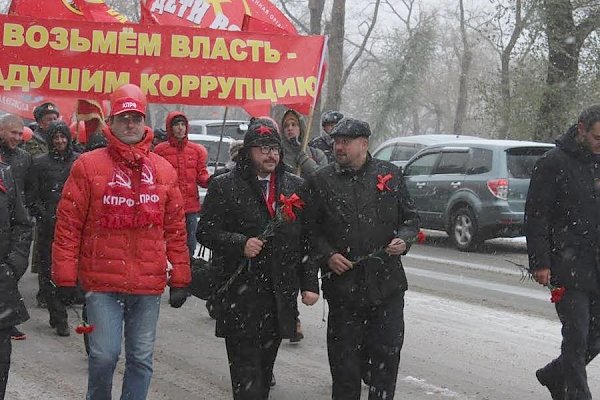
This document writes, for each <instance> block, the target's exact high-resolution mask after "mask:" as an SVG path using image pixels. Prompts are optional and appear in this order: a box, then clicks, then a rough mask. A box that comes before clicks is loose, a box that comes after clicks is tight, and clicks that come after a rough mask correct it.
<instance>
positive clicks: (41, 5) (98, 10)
mask: <svg viewBox="0 0 600 400" xmlns="http://www.w3.org/2000/svg"><path fill="white" fill-rule="evenodd" d="M8 14H9V15H18V16H21V17H33V18H39V17H44V18H56V19H74V20H89V21H99V22H127V18H126V17H125V16H124V15H121V14H119V13H118V12H117V11H115V10H114V9H112V8H110V7H108V6H107V5H106V4H105V3H104V0H46V1H40V0H12V2H11V3H10V8H9V9H8Z"/></svg>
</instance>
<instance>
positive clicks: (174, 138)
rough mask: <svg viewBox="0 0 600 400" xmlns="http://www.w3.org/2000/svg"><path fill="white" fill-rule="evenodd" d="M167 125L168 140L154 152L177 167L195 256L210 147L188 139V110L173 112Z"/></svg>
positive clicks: (188, 243) (206, 184)
mask: <svg viewBox="0 0 600 400" xmlns="http://www.w3.org/2000/svg"><path fill="white" fill-rule="evenodd" d="M166 125H167V138H168V142H163V143H160V144H159V145H158V146H156V148H155V149H154V152H155V153H156V154H158V155H159V156H162V157H164V158H165V159H166V160H167V161H168V162H169V163H171V165H172V166H173V167H174V168H175V170H176V171H177V183H178V185H179V190H181V194H182V195H183V201H184V203H185V206H184V207H185V226H186V231H187V245H188V249H189V252H190V258H191V257H192V256H193V255H194V252H195V251H196V244H197V242H196V228H197V227H198V212H199V211H200V198H199V195H198V185H200V186H201V187H203V188H205V187H207V186H208V178H209V174H208V170H207V169H206V160H207V159H208V151H206V148H205V147H204V146H202V145H200V144H197V143H193V142H190V141H189V140H188V131H189V129H190V125H189V123H188V119H187V117H186V116H185V114H183V113H181V112H179V111H173V112H170V113H169V114H168V115H167V121H166Z"/></svg>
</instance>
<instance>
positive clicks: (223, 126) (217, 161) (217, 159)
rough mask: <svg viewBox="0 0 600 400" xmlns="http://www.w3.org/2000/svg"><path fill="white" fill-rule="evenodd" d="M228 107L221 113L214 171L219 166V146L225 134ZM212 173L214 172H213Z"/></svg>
mask: <svg viewBox="0 0 600 400" xmlns="http://www.w3.org/2000/svg"><path fill="white" fill-rule="evenodd" d="M228 109H229V107H225V112H223V124H222V125H221V135H220V137H219V145H218V146H217V157H216V159H215V171H216V170H217V167H218V166H219V155H220V154H221V144H222V143H223V135H224V134H225V122H226V121H227V110H228ZM213 173H214V172H213Z"/></svg>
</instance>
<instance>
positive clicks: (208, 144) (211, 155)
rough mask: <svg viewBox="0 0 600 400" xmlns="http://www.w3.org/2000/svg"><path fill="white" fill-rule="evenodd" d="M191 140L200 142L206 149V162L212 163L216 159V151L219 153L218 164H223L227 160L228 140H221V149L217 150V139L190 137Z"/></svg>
mask: <svg viewBox="0 0 600 400" xmlns="http://www.w3.org/2000/svg"><path fill="white" fill-rule="evenodd" d="M192 142H194V143H198V144H201V145H202V146H204V147H205V148H206V151H208V161H207V164H214V163H215V160H216V159H217V152H218V153H219V165H222V164H225V163H226V162H227V161H229V142H226V141H223V142H222V143H221V150H220V151H219V141H212V140H203V139H192Z"/></svg>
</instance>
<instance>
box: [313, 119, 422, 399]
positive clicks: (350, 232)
mask: <svg viewBox="0 0 600 400" xmlns="http://www.w3.org/2000/svg"><path fill="white" fill-rule="evenodd" d="M370 135H371V130H370V128H369V125H368V124H367V123H366V122H363V121H359V120H356V119H353V118H344V119H342V120H341V121H340V122H338V123H337V125H336V126H335V128H334V130H333V131H332V133H331V136H332V137H333V140H334V143H335V144H334V152H335V159H336V161H335V163H332V164H329V165H328V166H326V167H324V168H321V169H320V170H318V171H317V172H316V173H315V175H313V176H312V177H310V178H309V184H310V185H309V186H310V190H311V197H310V201H311V202H312V203H311V207H310V208H309V210H311V215H312V217H311V220H312V221H311V224H310V225H311V226H312V227H313V228H314V229H315V231H314V233H313V235H312V238H313V239H314V246H315V247H316V248H317V252H318V254H319V255H320V256H321V257H322V260H323V264H325V265H326V266H323V267H322V271H321V276H322V280H323V282H322V288H323V295H324V297H325V298H326V299H327V302H328V304H329V319H328V327H327V349H328V354H329V365H330V368H331V375H332V379H333V396H332V398H333V399H336V400H353V399H360V392H361V378H362V379H364V380H365V382H367V383H368V384H369V386H370V388H369V399H371V400H373V399H393V398H394V391H395V387H396V376H397V374H398V365H399V363H400V350H401V348H402V343H403V340H404V311H403V310H404V292H405V290H406V289H407V282H406V276H405V274H404V269H403V267H402V263H401V261H400V256H401V255H403V254H406V252H407V251H408V249H409V247H410V244H411V243H412V242H414V240H415V238H416V235H417V233H418V231H419V218H418V215H417V212H416V209H415V206H414V204H413V202H412V200H411V199H410V197H409V194H408V191H407V189H406V185H405V183H404V178H403V176H402V172H401V171H400V169H399V168H398V167H396V166H394V165H393V164H391V163H389V162H385V161H380V160H376V159H373V158H372V157H371V155H370V154H369V153H368V146H369V136H370Z"/></svg>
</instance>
